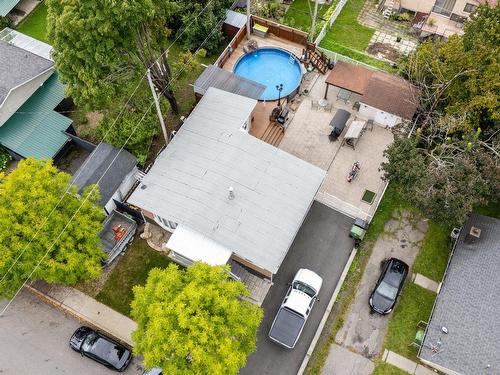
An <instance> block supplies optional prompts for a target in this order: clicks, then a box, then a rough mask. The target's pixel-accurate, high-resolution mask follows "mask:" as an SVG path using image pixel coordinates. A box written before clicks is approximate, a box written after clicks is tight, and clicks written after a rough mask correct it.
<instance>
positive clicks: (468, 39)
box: [382, 5, 500, 224]
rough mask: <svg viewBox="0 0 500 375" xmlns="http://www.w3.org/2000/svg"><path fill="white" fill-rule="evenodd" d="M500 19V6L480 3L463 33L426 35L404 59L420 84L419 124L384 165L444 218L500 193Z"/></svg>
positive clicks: (456, 217) (410, 194) (411, 196)
mask: <svg viewBox="0 0 500 375" xmlns="http://www.w3.org/2000/svg"><path fill="white" fill-rule="evenodd" d="M499 19H500V7H494V8H490V7H489V6H486V5H485V6H480V7H478V9H477V11H476V12H475V14H474V15H473V16H472V17H471V20H469V21H468V22H466V24H465V29H464V35H463V36H457V35H454V36H452V37H450V38H449V39H448V40H446V41H438V42H432V41H429V42H425V43H423V44H421V45H420V46H419V47H418V48H417V50H416V51H415V53H414V54H412V55H410V56H409V58H408V59H407V61H406V62H405V63H404V66H403V73H404V74H405V75H406V76H407V77H408V78H409V79H410V80H411V81H412V82H413V83H414V84H415V85H417V86H418V87H419V88H420V90H421V93H422V96H421V100H420V104H421V105H420V109H419V114H418V116H417V119H416V121H415V123H414V124H413V125H412V127H413V128H414V129H415V131H414V132H413V134H411V136H410V138H409V139H407V135H408V133H407V132H403V133H404V134H403V135H402V136H399V137H397V139H396V141H395V142H394V143H393V144H392V145H391V146H390V147H389V148H388V149H387V150H386V152H385V155H386V157H387V162H386V163H383V165H382V168H383V169H384V172H385V177H386V178H388V179H390V180H392V181H395V182H396V183H397V186H398V187H399V189H400V190H401V192H402V193H403V194H404V196H405V197H406V198H407V199H408V200H411V201H412V202H415V204H416V205H417V206H418V207H419V208H421V209H422V211H423V212H424V213H425V214H427V215H428V216H429V217H432V218H434V219H437V220H440V221H447V222H450V223H453V224H460V223H461V222H462V221H463V220H464V219H465V217H466V216H467V215H468V214H469V213H470V212H471V211H472V210H473V209H474V208H475V207H476V206H478V205H483V204H487V203H488V202H491V201H496V200H498V199H499V197H500V166H499V145H500V128H499V126H498V122H499V120H500V108H499V104H498V100H499V96H500V65H499V58H500V23H499V22H498V20H499ZM406 130H408V129H406Z"/></svg>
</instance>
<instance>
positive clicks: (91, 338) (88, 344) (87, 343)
mask: <svg viewBox="0 0 500 375" xmlns="http://www.w3.org/2000/svg"><path fill="white" fill-rule="evenodd" d="M98 339H99V336H98V335H96V334H95V333H90V334H89V335H88V336H87V337H86V338H85V340H84V341H83V343H82V349H83V350H84V351H86V352H88V351H89V350H90V348H92V346H94V344H95V343H96V341H97V340H98Z"/></svg>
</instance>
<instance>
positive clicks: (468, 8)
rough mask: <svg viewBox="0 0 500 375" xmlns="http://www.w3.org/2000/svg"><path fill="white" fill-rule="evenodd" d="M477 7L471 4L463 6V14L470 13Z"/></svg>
mask: <svg viewBox="0 0 500 375" xmlns="http://www.w3.org/2000/svg"><path fill="white" fill-rule="evenodd" d="M476 8H477V6H476V5H474V4H471V3H467V4H465V8H464V12H465V13H472V12H474V11H475V10H476Z"/></svg>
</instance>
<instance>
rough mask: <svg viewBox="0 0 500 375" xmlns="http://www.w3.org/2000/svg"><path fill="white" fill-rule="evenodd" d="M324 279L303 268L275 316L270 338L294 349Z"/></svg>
mask: <svg viewBox="0 0 500 375" xmlns="http://www.w3.org/2000/svg"><path fill="white" fill-rule="evenodd" d="M322 284H323V279H322V278H321V277H320V276H318V275H317V274H316V273H315V272H313V271H310V270H308V269H305V268H301V269H300V270H299V271H298V272H297V274H296V275H295V277H294V279H293V282H292V284H291V285H290V288H288V292H287V293H286V296H285V298H284V299H283V302H282V304H281V307H280V309H279V310H278V313H277V314H276V317H275V318H274V321H273V324H272V325H271V330H270V331H269V338H270V339H271V340H272V341H273V342H275V343H276V344H278V345H281V346H283V347H285V348H287V349H293V348H294V347H295V345H296V344H297V341H298V340H299V337H300V334H301V333H302V330H303V329H304V325H305V324H306V321H307V318H308V317H309V314H310V313H311V310H312V308H313V306H314V303H315V302H316V300H317V299H318V293H319V291H320V289H321V285H322Z"/></svg>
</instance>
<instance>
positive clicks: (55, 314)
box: [0, 291, 142, 375]
mask: <svg viewBox="0 0 500 375" xmlns="http://www.w3.org/2000/svg"><path fill="white" fill-rule="evenodd" d="M5 304H6V301H5V300H0V309H2V308H3V307H4V306H5ZM79 326H80V323H79V322H78V321H77V320H75V319H73V318H72V317H69V316H67V315H65V314H63V313H62V312H61V311H59V310H57V309H55V308H53V307H51V306H48V305H46V304H45V303H43V302H41V301H40V300H38V299H37V298H36V297H35V296H33V295H31V294H30V293H29V292H26V291H22V292H21V293H20V294H19V296H18V297H17V298H16V300H15V301H14V303H13V304H12V305H11V306H10V308H9V309H8V310H7V312H6V313H5V315H4V316H3V317H1V318H0V374H2V375H4V374H5V375H33V374H37V375H49V374H50V375H59V374H71V375H89V374H92V375H101V374H108V375H112V374H115V372H114V371H111V370H109V369H107V368H106V367H104V366H102V365H100V364H98V363H97V362H94V361H92V360H90V359H88V358H84V357H81V356H80V355H79V354H78V353H76V352H74V351H73V350H71V349H70V347H69V345H68V340H69V338H70V336H71V334H72V333H73V332H74V330H75V329H76V328H78V327H79ZM139 363H140V361H138V360H137V359H136V358H134V360H133V362H132V363H131V364H130V366H129V367H128V369H127V371H126V372H125V373H124V374H142V369H141V366H140V364H139Z"/></svg>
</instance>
